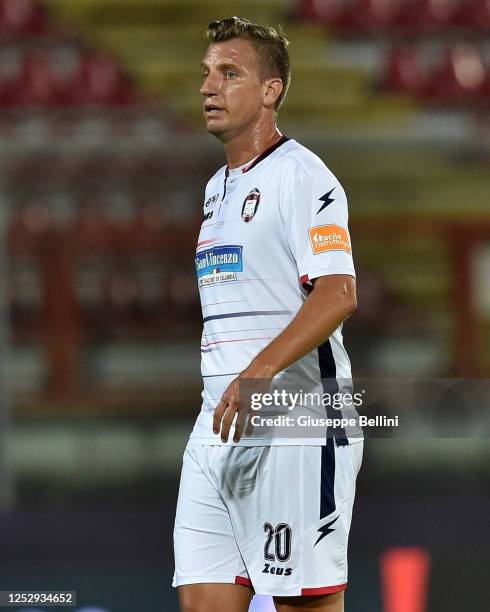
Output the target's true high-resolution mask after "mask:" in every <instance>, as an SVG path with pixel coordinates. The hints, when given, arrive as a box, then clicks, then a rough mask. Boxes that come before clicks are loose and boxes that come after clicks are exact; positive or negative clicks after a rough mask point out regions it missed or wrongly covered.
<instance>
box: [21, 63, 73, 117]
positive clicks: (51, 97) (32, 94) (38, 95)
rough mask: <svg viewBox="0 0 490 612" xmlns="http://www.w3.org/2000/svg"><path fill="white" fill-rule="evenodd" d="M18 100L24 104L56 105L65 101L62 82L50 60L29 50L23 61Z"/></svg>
mask: <svg viewBox="0 0 490 612" xmlns="http://www.w3.org/2000/svg"><path fill="white" fill-rule="evenodd" d="M18 88H19V91H18V92H17V93H16V96H15V97H16V101H17V103H19V104H23V105H29V106H30V105H35V106H37V105H55V104H60V103H62V102H63V91H62V84H61V83H60V82H59V81H58V80H57V78H56V76H55V74H54V73H53V71H52V69H51V66H50V63H49V60H48V58H47V57H46V56H44V55H41V54H39V53H33V52H29V53H27V54H26V55H25V56H24V60H23V62H22V70H21V76H20V80H19V83H18Z"/></svg>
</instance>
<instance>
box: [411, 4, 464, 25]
mask: <svg viewBox="0 0 490 612" xmlns="http://www.w3.org/2000/svg"><path fill="white" fill-rule="evenodd" d="M460 9H461V0H425V6H424V7H423V10H421V11H420V13H419V26H420V28H421V29H423V30H426V31H437V30H445V29H448V28H451V27H455V26H457V25H458V21H459V19H458V18H459V14H460Z"/></svg>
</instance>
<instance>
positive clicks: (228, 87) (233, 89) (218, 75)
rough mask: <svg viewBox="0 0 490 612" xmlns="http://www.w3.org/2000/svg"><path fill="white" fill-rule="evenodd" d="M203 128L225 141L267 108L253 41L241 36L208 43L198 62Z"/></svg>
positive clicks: (244, 129) (251, 125) (243, 128)
mask: <svg viewBox="0 0 490 612" xmlns="http://www.w3.org/2000/svg"><path fill="white" fill-rule="evenodd" d="M201 74H202V86H201V90H200V93H201V95H202V97H203V112H204V120H205V122H206V128H207V130H208V132H209V133H210V134H213V135H214V136H216V137H217V138H219V139H220V140H222V141H224V142H226V141H228V140H230V139H231V138H233V137H235V136H236V135H238V134H240V133H243V132H245V131H246V130H247V129H253V126H254V125H256V124H257V123H258V122H259V121H260V118H261V115H262V113H263V112H264V110H265V109H267V105H268V103H270V101H268V96H269V95H270V93H267V81H265V82H261V80H260V64H259V58H258V56H257V52H256V50H255V48H254V46H253V44H252V43H251V42H250V41H249V40H246V39H243V38H233V39H231V40H227V41H224V42H219V43H211V44H210V45H209V47H208V49H207V51H206V54H205V55H204V58H203V61H202V63H201Z"/></svg>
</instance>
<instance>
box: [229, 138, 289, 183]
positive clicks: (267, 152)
mask: <svg viewBox="0 0 490 612" xmlns="http://www.w3.org/2000/svg"><path fill="white" fill-rule="evenodd" d="M288 140H289V138H287V137H286V136H281V138H279V140H278V141H277V142H276V143H274V144H273V145H272V147H269V148H268V149H266V150H265V151H264V152H263V153H261V154H260V155H259V156H258V157H256V158H255V159H254V160H253V161H252V162H251V163H250V164H249V165H248V166H245V168H242V174H245V173H246V172H250V170H252V168H255V166H257V165H258V164H260V162H262V161H264V159H265V158H266V157H269V155H270V154H271V153H274V151H275V150H276V149H278V148H279V147H280V146H281V145H283V144H284V143H285V142H287V141H288ZM229 174H230V169H229V168H228V166H226V171H225V177H226V178H228V176H229Z"/></svg>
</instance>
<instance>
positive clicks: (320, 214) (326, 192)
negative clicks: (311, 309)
mask: <svg viewBox="0 0 490 612" xmlns="http://www.w3.org/2000/svg"><path fill="white" fill-rule="evenodd" d="M281 213H282V218H283V222H284V227H285V232H286V236H287V240H288V242H289V246H290V249H291V252H292V254H293V257H294V259H295V260H296V264H297V267H298V276H299V278H300V280H301V283H302V284H303V285H304V286H307V285H308V282H309V281H312V280H313V279H315V278H318V277H319V276H326V275H331V274H348V275H349V276H353V277H355V270H354V262H353V259H352V246H351V240H350V234H349V228H348V217H349V216H348V210H347V198H346V195H345V192H344V190H343V188H342V186H341V185H340V183H339V182H338V180H337V179H336V178H335V176H334V175H333V174H332V173H331V172H330V171H329V170H328V168H327V167H326V166H324V165H320V163H318V164H316V165H315V168H313V169H312V170H309V169H308V170H305V169H302V168H297V169H296V171H289V172H287V175H286V177H285V180H284V181H283V189H282V193H281Z"/></svg>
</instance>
